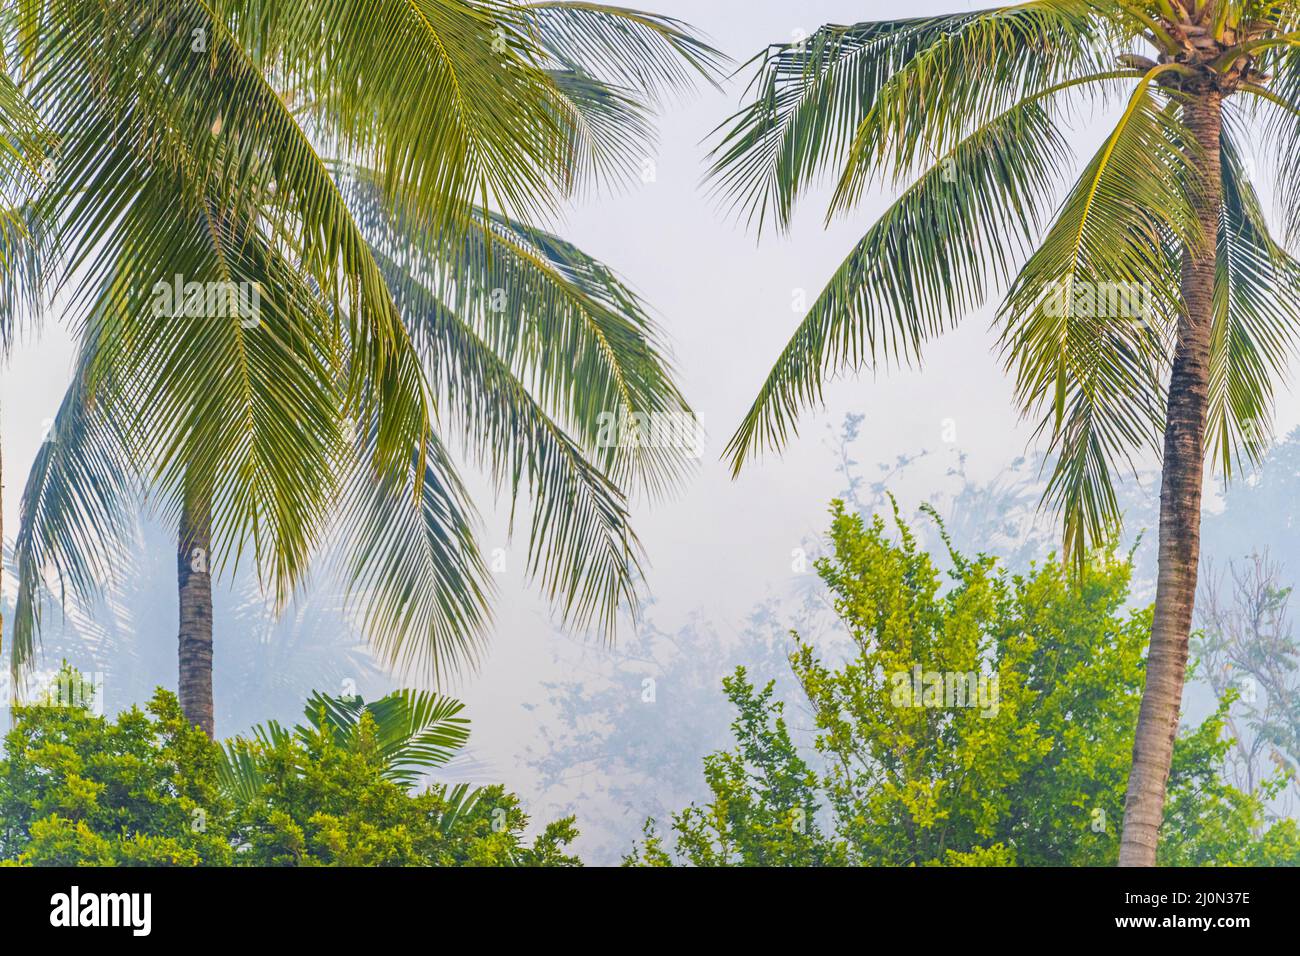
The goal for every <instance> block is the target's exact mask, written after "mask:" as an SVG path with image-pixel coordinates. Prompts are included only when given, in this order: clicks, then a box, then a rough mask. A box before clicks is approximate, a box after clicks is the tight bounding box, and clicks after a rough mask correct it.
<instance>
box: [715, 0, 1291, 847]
mask: <svg viewBox="0 0 1300 956" xmlns="http://www.w3.org/2000/svg"><path fill="white" fill-rule="evenodd" d="M1297 32H1300V3H1297V2H1295V0H1029V2H1025V3H1016V4H1013V5H1004V6H999V7H996V8H993V9H987V10H978V11H963V12H959V13H952V14H947V15H941V16H931V17H909V18H903V19H896V20H881V21H871V22H864V23H859V24H855V25H853V26H826V27H823V28H821V29H820V30H818V31H817V32H816V33H815V34H814V35H813V36H812V37H809V38H807V39H806V40H803V41H800V42H798V43H787V44H779V45H774V46H770V47H768V48H767V49H766V50H765V51H764V52H762V53H760V54H759V55H758V56H757V57H755V60H754V63H755V65H756V76H755V78H754V81H753V83H752V85H751V86H750V87H749V102H748V103H747V104H746V105H745V106H743V107H742V108H741V109H740V110H739V112H737V113H736V114H735V116H734V117H732V119H731V121H730V122H729V123H728V124H727V125H726V126H725V128H724V130H723V131H722V133H721V140H720V143H719V145H718V147H717V150H716V153H715V160H716V161H715V165H714V168H713V173H714V176H715V177H716V182H717V185H718V187H719V189H720V190H721V191H723V192H724V193H726V194H728V195H730V196H731V197H733V198H734V199H735V201H736V203H737V205H738V206H739V207H740V208H741V209H742V210H743V211H745V212H746V213H748V214H749V216H750V217H751V218H752V219H756V220H757V221H758V223H759V225H760V228H761V226H762V225H763V224H764V223H765V222H766V221H768V220H773V221H775V222H776V223H777V224H778V225H780V226H782V227H785V226H788V224H789V222H790V216H791V212H792V209H793V206H794V203H795V201H796V199H797V197H798V196H799V194H800V193H801V192H802V191H804V190H805V189H807V188H808V187H810V186H811V185H812V184H814V183H815V182H817V181H818V180H819V179H820V178H821V177H822V176H823V175H824V174H830V175H831V176H832V177H833V179H834V181H835V183H836V188H835V192H834V197H833V199H832V202H831V209H830V214H831V215H835V214H838V213H842V212H846V211H848V210H850V209H852V208H853V207H854V206H855V205H856V204H857V202H858V201H859V200H860V199H861V197H862V196H863V195H864V194H865V193H866V192H867V191H868V190H869V189H870V188H871V187H873V186H875V185H878V184H882V183H900V182H902V183H909V185H907V187H906V189H905V191H904V192H903V193H902V195H901V196H900V197H899V198H898V200H897V201H896V202H895V203H894V204H893V205H892V206H890V207H889V209H888V210H887V211H886V212H885V214H884V215H883V216H882V217H881V218H880V219H879V221H877V222H876V224H875V225H873V226H872V227H871V229H870V230H869V231H868V232H867V234H866V235H865V236H864V237H863V239H862V240H861V241H860V242H859V243H858V244H857V245H856V246H855V248H854V249H853V250H852V252H851V253H850V254H849V256H848V258H847V259H846V260H845V261H844V263H843V265H841V266H840V267H839V268H838V269H837V270H836V272H835V274H834V275H833V277H832V278H831V280H830V281H829V283H828V284H827V285H826V287H825V290H824V291H823V292H822V294H821V295H820V297H819V298H818V299H817V300H816V301H815V302H814V304H813V305H812V307H811V308H810V309H809V310H808V313H807V315H806V317H805V318H804V319H803V320H802V322H801V324H800V326H799V328H798V329H797V330H796V331H795V333H794V335H793V337H792V338H791V340H790V343H789V345H788V346H787V347H786V348H785V350H784V351H783V352H782V354H781V356H780V358H779V359H778V360H777V362H776V365H775V367H774V368H773V370H772V372H771V373H770V375H769V376H768V378H767V380H766V382H765V383H764V384H763V386H762V387H761V389H760V391H759V394H758V397H757V399H756V400H755V402H754V404H753V406H752V408H751V409H750V410H749V412H748V414H747V415H746V416H745V419H744V421H743V422H742V423H741V425H740V427H739V429H738V430H737V432H736V434H735V436H734V437H733V438H732V441H731V444H730V446H729V452H730V454H731V457H732V461H733V464H734V467H735V468H736V469H737V470H739V469H740V468H741V467H742V465H743V464H744V462H745V461H746V460H748V459H749V458H750V457H751V456H752V455H753V454H755V453H757V452H759V451H760V450H761V449H763V448H764V447H767V448H779V447H780V446H782V445H783V444H784V443H785V441H786V439H787V437H788V436H789V434H790V433H791V432H792V431H793V430H794V429H795V424H796V418H797V416H798V413H799V411H800V410H801V409H802V408H803V407H804V406H806V405H808V404H812V403H815V402H816V401H817V399H818V397H819V396H820V394H821V389H822V383H823V381H824V380H825V379H826V378H827V377H828V376H830V375H831V374H833V373H835V372H837V371H840V370H843V369H861V368H876V367H879V366H880V365H881V364H884V365H888V364H890V363H895V362H896V363H899V364H911V363H913V362H919V361H920V358H921V353H922V350H923V346H924V344H925V343H926V341H927V340H929V339H931V338H933V337H935V336H937V335H939V334H941V333H942V332H943V331H944V330H945V329H946V328H948V327H950V326H951V325H952V324H953V323H955V322H957V321H958V320H959V319H960V318H961V317H962V316H963V315H964V314H966V313H967V312H969V311H971V310H972V309H973V308H974V307H976V306H978V305H980V304H982V303H983V302H984V301H985V300H986V299H987V298H988V297H989V295H990V293H992V292H993V291H995V290H996V291H997V292H998V293H999V294H1000V295H1001V303H1000V305H999V306H998V310H997V320H996V321H997V328H998V329H999V351H1000V353H1001V356H1002V360H1003V362H1004V364H1005V367H1006V372H1007V376H1008V378H1009V379H1010V380H1011V381H1012V382H1014V385H1015V390H1016V399H1017V402H1018V404H1019V406H1020V408H1021V410H1022V412H1023V413H1024V414H1025V415H1026V416H1029V417H1033V418H1036V419H1038V420H1039V423H1040V424H1039V431H1040V432H1042V433H1044V434H1046V435H1047V436H1048V437H1049V439H1050V450H1051V452H1052V456H1053V458H1054V461H1055V470H1054V472H1053V474H1052V476H1051V479H1050V481H1049V483H1048V488H1047V493H1046V496H1045V502H1046V503H1047V504H1048V505H1049V506H1051V507H1052V508H1053V509H1054V510H1057V511H1060V512H1061V513H1062V514H1063V519H1064V529H1065V534H1064V542H1065V549H1066V551H1067V552H1068V553H1069V554H1070V555H1071V556H1072V557H1073V558H1074V560H1075V561H1076V562H1082V561H1083V560H1085V555H1086V553H1087V551H1088V549H1089V548H1090V547H1094V546H1097V545H1099V544H1102V543H1103V542H1105V541H1107V540H1109V539H1110V538H1111V537H1112V536H1113V535H1114V532H1115V530H1116V526H1117V525H1118V523H1119V519H1120V508H1119V504H1118V499H1117V496H1116V493H1115V489H1114V485H1113V474H1114V472H1115V470H1116V469H1117V468H1127V467H1129V465H1130V464H1131V463H1132V462H1133V461H1135V460H1137V459H1138V458H1139V457H1140V456H1142V455H1144V454H1148V455H1156V454H1158V455H1160V460H1161V463H1162V481H1161V494H1160V506H1161V512H1160V519H1159V534H1160V540H1159V554H1158V562H1159V571H1158V575H1157V585H1156V602H1155V613H1154V615H1153V617H1152V622H1151V628H1152V631H1151V641H1150V651H1149V663H1148V666H1147V669H1146V681H1145V685H1144V697H1143V703H1142V707H1141V711H1140V716H1139V719H1138V721H1137V724H1136V730H1135V737H1134V745H1133V762H1132V770H1131V773H1130V775H1129V787H1128V791H1127V797H1126V802H1125V810H1124V814H1125V824H1124V830H1125V834H1124V849H1123V852H1122V853H1121V854H1120V862H1121V863H1122V864H1134V865H1150V864H1152V863H1154V862H1155V860H1156V836H1157V831H1158V830H1159V828H1160V825H1161V821H1162V819H1163V812H1162V810H1163V806H1164V800H1165V794H1166V784H1167V783H1168V779H1169V774H1170V766H1171V763H1170V762H1171V759H1172V752H1173V743H1174V739H1175V736H1176V730H1177V726H1178V714H1179V707H1180V704H1181V698H1182V690H1183V684H1184V680H1185V677H1186V665H1187V660H1188V639H1189V634H1190V631H1191V627H1192V616H1193V603H1194V598H1195V592H1196V580H1197V561H1198V550H1199V538H1200V521H1201V494H1202V486H1203V472H1204V467H1205V461H1206V458H1207V457H1208V458H1210V459H1211V460H1212V461H1215V462H1218V463H1219V465H1220V466H1221V467H1222V468H1223V470H1224V472H1225V473H1230V472H1231V469H1232V467H1233V462H1234V458H1236V459H1237V460H1238V462H1239V461H1240V460H1241V459H1243V458H1248V459H1251V460H1257V459H1258V458H1259V457H1260V455H1261V453H1262V451H1263V449H1264V448H1266V447H1267V439H1268V433H1269V429H1270V427H1271V424H1270V419H1271V415H1272V408H1273V397H1274V392H1273V389H1274V382H1275V380H1276V379H1278V378H1280V377H1281V376H1283V375H1284V374H1285V373H1286V369H1287V362H1288V360H1289V357H1290V355H1291V353H1292V351H1293V348H1294V345H1295V339H1296V335H1295V332H1296V324H1295V321H1294V312H1295V307H1296V303H1297V302H1298V301H1300V263H1297V261H1296V260H1295V259H1294V258H1293V257H1292V256H1291V255H1290V253H1289V252H1288V250H1287V248H1286V247H1285V245H1284V244H1283V243H1282V242H1281V241H1279V240H1278V239H1276V238H1274V234H1273V230H1272V227H1271V225H1270V223H1269V221H1268V219H1267V217H1266V216H1265V213H1264V211H1263V207H1262V204H1261V202H1260V199H1259V197H1258V194H1257V192H1256V184H1255V183H1253V182H1252V181H1251V169H1250V164H1249V163H1248V162H1247V161H1246V159H1245V158H1244V155H1243V149H1245V148H1247V144H1251V146H1252V147H1253V144H1254V143H1255V142H1261V141H1262V142H1267V143H1268V144H1269V147H1270V148H1271V150H1272V152H1271V153H1270V161H1269V162H1268V163H1266V164H1264V165H1265V166H1267V167H1270V168H1276V169H1278V170H1290V169H1291V168H1293V167H1294V166H1295V164H1296V160H1297V155H1298V151H1300V122H1297V117H1300V50H1298V49H1297V46H1296V40H1295V37H1296V35H1297ZM1111 108H1116V109H1117V110H1118V113H1119V120H1118V123H1117V124H1116V125H1115V127H1114V129H1113V130H1112V131H1111V132H1110V133H1109V134H1108V135H1107V136H1106V137H1105V139H1104V141H1103V142H1102V143H1101V145H1100V147H1099V148H1098V149H1097V151H1096V153H1095V154H1094V155H1093V156H1092V157H1091V158H1089V159H1088V160H1087V162H1086V163H1084V164H1083V168H1082V171H1081V172H1079V173H1078V175H1077V179H1075V181H1074V183H1073V185H1071V186H1069V187H1068V189H1065V190H1063V189H1062V187H1063V186H1064V185H1065V184H1064V183H1062V182H1060V181H1059V178H1058V177H1059V175H1060V172H1061V171H1063V170H1071V169H1073V168H1075V164H1073V163H1071V162H1070V160H1071V156H1070V140H1069V137H1067V136H1066V135H1065V132H1064V129H1063V126H1062V122H1063V120H1064V118H1065V117H1066V116H1067V115H1068V114H1070V113H1071V112H1073V111H1074V110H1082V111H1087V112H1089V113H1097V112H1098V111H1100V110H1108V109H1111ZM1259 133H1264V134H1268V135H1267V136H1257V135H1256V134H1259ZM1274 185H1275V186H1276V187H1277V188H1276V192H1277V194H1278V197H1279V199H1280V202H1279V209H1280V214H1281V219H1282V224H1283V226H1284V230H1285V232H1286V234H1288V235H1289V234H1291V233H1293V232H1294V227H1295V225H1296V224H1297V222H1300V188H1298V187H1297V186H1296V180H1295V177H1293V176H1289V175H1282V176H1279V177H1278V179H1277V182H1276V183H1275V184H1274ZM1062 196H1063V197H1064V198H1063V199H1062Z"/></svg>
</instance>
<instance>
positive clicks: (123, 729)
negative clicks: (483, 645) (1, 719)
mask: <svg viewBox="0 0 1300 956" xmlns="http://www.w3.org/2000/svg"><path fill="white" fill-rule="evenodd" d="M78 680H79V678H78V677H77V676H76V675H75V673H72V672H69V671H65V672H64V675H63V677H62V679H61V680H60V681H59V682H57V683H56V686H57V687H68V686H71V687H74V688H75V687H76V686H77V681H78ZM85 703H86V701H85V699H84V697H83V696H82V695H80V694H79V693H74V694H73V695H72V696H71V698H69V696H68V694H66V693H64V692H62V691H59V692H57V693H55V694H54V695H50V694H46V695H43V697H42V699H40V700H38V702H36V703H34V704H32V705H28V706H24V707H21V708H19V709H18V710H17V712H16V721H15V726H14V729H13V730H11V731H10V733H9V734H8V736H7V737H6V740H5V744H6V752H5V757H4V759H2V760H0V862H3V863H7V864H10V865H13V864H18V865H63V866H67V865H96V866H122V865H149V866H164V865H166V866H198V865H217V866H228V865H235V866H574V865H579V861H578V860H577V858H576V857H574V856H572V855H570V854H569V853H567V847H568V844H569V843H571V842H572V841H573V840H574V839H575V838H576V836H577V830H576V828H575V826H574V821H573V819H572V818H566V819H562V820H558V821H555V822H552V823H550V824H548V825H547V826H546V827H545V828H543V830H542V831H541V832H540V833H539V834H538V835H536V836H535V837H534V838H533V839H532V840H531V841H530V840H528V839H526V838H525V831H526V829H527V827H528V824H529V819H528V816H527V815H526V814H525V813H524V811H523V809H522V808H521V806H520V802H519V799H518V797H516V796H515V795H513V794H510V793H507V792H506V791H505V790H504V789H503V788H502V787H499V786H494V787H485V788H471V787H469V786H467V785H464V784H460V785H455V786H448V785H439V784H434V785H429V786H423V787H422V786H421V783H422V778H423V775H424V774H425V773H426V772H427V771H428V770H430V769H432V768H434V767H437V766H439V765H441V764H442V763H444V762H445V761H446V760H447V759H449V758H450V757H451V756H452V755H453V754H454V753H455V752H456V750H458V749H459V748H460V747H461V746H463V745H464V743H465V740H466V739H467V737H468V734H469V730H468V722H467V721H466V720H465V719H464V718H462V717H460V716H458V715H459V712H460V710H461V705H460V704H459V703H458V702H457V701H454V700H450V699H448V698H445V697H440V696H437V695H434V694H423V693H410V692H403V693H398V694H394V695H390V696H389V697H387V698H384V699H382V700H378V701H375V702H373V703H370V704H364V703H362V702H361V701H360V700H359V699H356V698H352V699H344V698H327V697H324V696H322V695H316V696H314V697H313V698H312V699H311V701H309V703H308V706H307V711H306V714H307V718H308V719H307V721H306V723H304V724H302V725H300V726H298V727H295V728H294V729H293V730H287V729H285V728H283V727H281V726H279V725H277V724H268V725H265V726H262V727H259V728H257V730H256V731H255V732H254V734H253V735H251V736H250V737H248V738H235V739H234V740H232V741H230V742H228V743H227V745H226V747H225V748H224V749H223V748H222V747H221V746H219V745H218V744H216V743H214V742H212V741H211V740H209V739H208V737H207V736H206V735H205V734H204V733H203V732H202V730H201V729H199V728H196V727H195V726H194V725H193V724H191V723H190V722H189V721H188V720H186V718H185V716H184V715H183V714H182V712H181V710H180V706H179V704H178V702H177V700H176V698H175V696H174V695H172V694H171V693H169V692H167V691H164V690H161V689H159V690H158V692H157V693H156V694H155V696H154V698H153V700H151V701H150V703H149V704H148V706H147V708H146V709H145V710H144V711H141V710H139V709H138V708H132V709H131V710H129V711H126V712H124V713H122V714H120V715H118V717H117V718H116V720H113V721H110V720H106V719H105V718H103V717H100V716H96V715H95V714H93V713H92V712H91V709H90V708H88V707H86V706H85Z"/></svg>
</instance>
